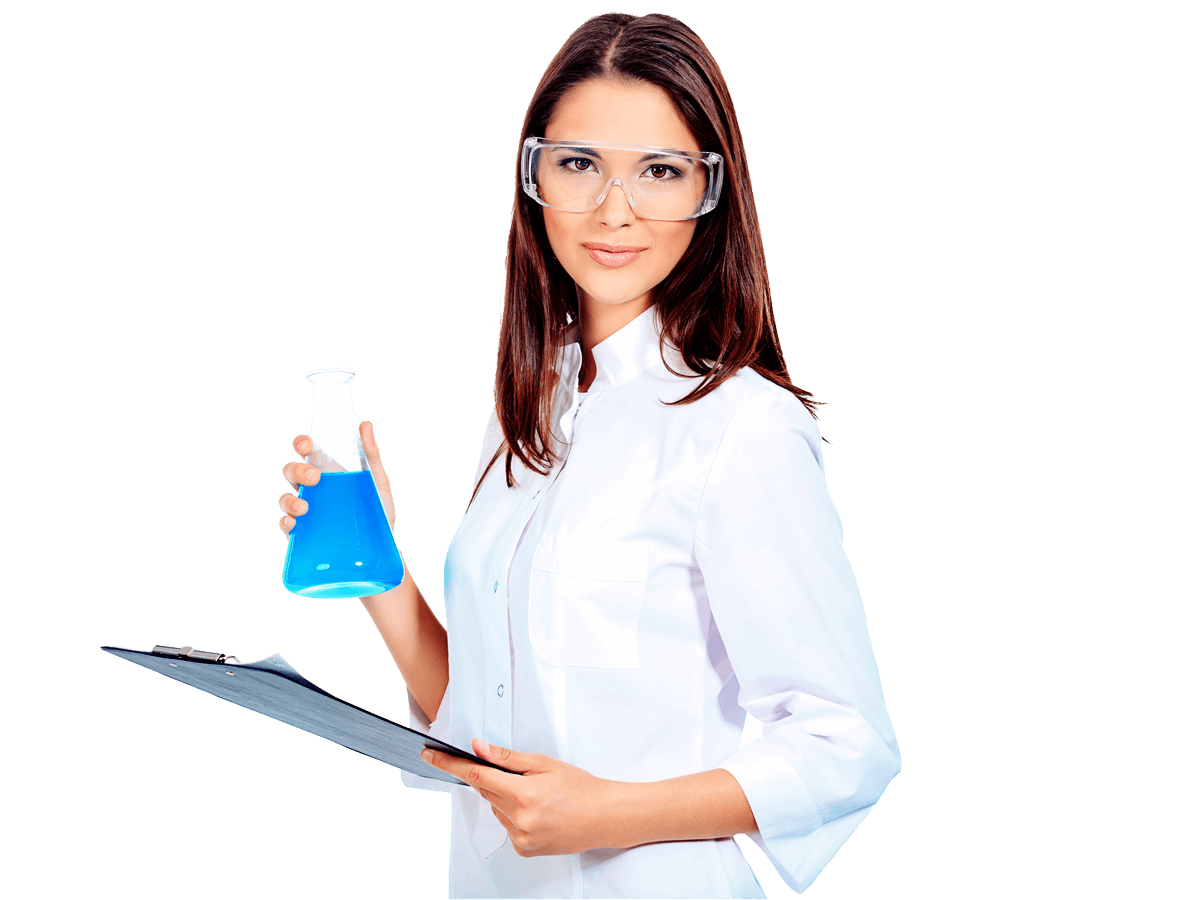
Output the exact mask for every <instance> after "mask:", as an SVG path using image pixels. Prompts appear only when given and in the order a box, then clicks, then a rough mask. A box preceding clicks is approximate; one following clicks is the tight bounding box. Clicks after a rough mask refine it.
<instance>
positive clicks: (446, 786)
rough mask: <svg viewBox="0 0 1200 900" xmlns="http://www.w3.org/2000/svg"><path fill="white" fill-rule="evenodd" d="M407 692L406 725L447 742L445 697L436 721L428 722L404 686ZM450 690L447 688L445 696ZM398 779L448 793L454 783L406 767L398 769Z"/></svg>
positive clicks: (419, 786)
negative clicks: (427, 776) (426, 775)
mask: <svg viewBox="0 0 1200 900" xmlns="http://www.w3.org/2000/svg"><path fill="white" fill-rule="evenodd" d="M405 692H406V693H407V694H408V727H409V728H411V729H412V730H413V731H419V732H421V733H422V734H427V735H429V736H430V737H434V738H437V739H438V740H439V741H446V742H447V743H449V740H450V736H449V730H450V728H449V722H448V719H449V716H447V715H446V712H447V709H446V698H445V697H443V698H442V705H441V708H439V709H438V717H437V721H435V722H433V723H432V724H430V721H429V719H428V718H426V716H425V713H423V712H422V711H421V707H420V706H419V705H418V704H417V701H416V699H415V698H414V697H413V695H412V691H410V690H408V688H405ZM449 694H450V692H449V691H448V690H447V692H446V696H449ZM400 781H401V782H403V784H404V786H405V787H410V788H420V789H421V790H426V791H442V792H443V793H446V794H449V793H450V789H451V788H452V787H454V785H452V784H450V783H449V782H446V781H438V780H437V779H436V778H426V777H425V776H424V775H417V774H416V773H415V772H409V771H408V770H407V769H401V770H400Z"/></svg>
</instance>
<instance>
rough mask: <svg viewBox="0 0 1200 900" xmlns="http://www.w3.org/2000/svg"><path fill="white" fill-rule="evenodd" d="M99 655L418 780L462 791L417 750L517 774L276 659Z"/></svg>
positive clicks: (160, 649) (173, 651) (187, 651)
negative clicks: (375, 709)
mask: <svg viewBox="0 0 1200 900" xmlns="http://www.w3.org/2000/svg"><path fill="white" fill-rule="evenodd" d="M100 649H101V650H105V651H107V652H109V653H112V654H113V655H114V656H119V657H121V659H127V660H129V661H130V662H132V663H137V664H138V665H139V666H144V667H145V668H147V669H151V670H153V671H155V672H158V673H159V674H161V675H166V676H167V677H168V678H173V679H175V680H176V681H181V682H183V683H184V684H190V685H191V686H192V687H196V688H200V690H202V691H207V692H208V693H210V694H214V695H215V696H217V697H220V698H221V699H223V700H228V701H229V702H230V703H236V704H237V705H238V706H244V707H245V708H246V709H252V710H254V711H255V712H256V713H262V714H263V715H264V716H270V717H271V718H272V719H277V720H279V721H280V722H286V723H287V724H288V725H294V726H295V727H296V728H301V729H303V730H304V731H307V732H310V733H312V734H315V735H318V736H320V737H323V738H325V739H326V740H330V741H333V742H334V743H335V744H341V745H342V746H343V747H347V748H349V749H350V750H354V751H356V752H358V753H362V754H363V755H364V756H369V757H371V758H372V759H377V760H379V761H380V762H385V763H387V764H388V765H391V766H396V767H397V768H399V769H404V770H405V771H406V772H412V773H413V774H415V775H421V776H423V777H425V778H433V779H436V780H437V781H445V782H449V783H450V784H461V785H465V786H467V787H469V785H467V783H466V782H465V781H463V780H462V779H460V778H456V777H455V776H453V775H451V774H450V773H449V772H443V771H442V770H441V769H436V768H434V767H433V766H431V765H429V763H427V762H425V760H423V759H421V751H422V750H424V749H425V748H426V747H428V748H430V749H432V750H441V751H443V752H445V753H449V754H451V755H453V756H457V757H459V758H461V759H469V760H470V761H471V762H473V763H476V764H478V765H483V766H490V767H491V768H493V769H499V770H500V771H501V772H510V773H511V774H514V775H518V774H520V773H519V772H512V771H511V770H510V769H506V768H504V767H503V766H498V765H496V764H495V763H493V762H489V761H488V760H486V759H480V758H479V757H478V756H476V755H475V754H474V753H471V752H469V751H466V750H461V749H459V748H458V747H455V746H454V745H452V744H447V743H446V742H445V741H440V740H438V739H437V738H435V737H430V736H429V735H427V734H422V733H421V732H419V731H414V730H413V729H411V728H406V727H405V726H403V725H398V724H397V723H395V722H393V721H391V720H390V719H385V718H383V717H382V716H377V715H375V714H374V713H372V712H367V710H365V709H361V708H360V707H357V706H355V705H354V704H352V703H347V702H346V701H344V700H339V699H338V698H337V697H335V696H333V694H331V693H329V692H328V691H324V690H322V689H321V688H319V687H317V686H316V685H315V684H313V683H312V682H311V681H309V680H308V679H307V678H305V677H304V676H303V675H301V674H300V673H299V672H297V671H296V670H295V669H293V668H292V667H291V666H290V665H288V663H287V661H286V660H285V659H284V658H283V657H282V656H280V655H279V654H274V655H273V656H268V657H267V658H266V659H261V660H259V661H258V662H252V663H242V662H239V661H238V659H237V657H236V656H226V655H225V654H224V653H210V652H208V651H205V650H193V649H192V648H191V647H165V646H162V645H156V646H155V647H154V649H153V650H151V651H149V652H146V651H145V650H127V649H125V648H123V647H101V648H100Z"/></svg>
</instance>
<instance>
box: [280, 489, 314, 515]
mask: <svg viewBox="0 0 1200 900" xmlns="http://www.w3.org/2000/svg"><path fill="white" fill-rule="evenodd" d="M279 508H280V509H282V510H283V511H284V512H285V513H288V514H289V515H293V516H302V515H304V514H305V513H306V512H308V501H307V500H302V499H301V498H299V497H297V496H296V495H295V494H284V495H283V496H282V497H280V498H279Z"/></svg>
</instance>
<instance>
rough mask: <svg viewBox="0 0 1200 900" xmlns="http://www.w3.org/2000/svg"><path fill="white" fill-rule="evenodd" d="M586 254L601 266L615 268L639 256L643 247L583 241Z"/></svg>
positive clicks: (627, 263) (625, 264)
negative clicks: (616, 245)
mask: <svg viewBox="0 0 1200 900" xmlns="http://www.w3.org/2000/svg"><path fill="white" fill-rule="evenodd" d="M583 246H584V249H585V250H587V252H588V255H589V256H590V257H591V258H592V259H594V260H595V261H596V262H598V263H600V265H602V266H608V267H609V268H612V269H615V268H619V267H620V266H627V265H629V264H630V263H631V262H633V261H634V260H635V259H637V258H638V257H639V256H641V254H642V251H643V250H645V249H646V248H645V247H614V246H613V245H612V244H597V243H585V244H584V245H583Z"/></svg>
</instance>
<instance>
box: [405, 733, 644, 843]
mask: <svg viewBox="0 0 1200 900" xmlns="http://www.w3.org/2000/svg"><path fill="white" fill-rule="evenodd" d="M471 752H473V753H474V754H476V755H477V756H479V757H481V758H482V759H486V760H488V761H490V762H494V763H496V765H498V766H503V767H504V768H506V769H511V770H512V771H513V772H521V773H523V774H521V775H514V774H511V773H510V772H501V771H499V770H497V769H493V768H491V767H490V766H481V765H479V764H478V763H473V762H471V761H470V760H466V759H462V758H460V757H457V756H451V755H450V754H448V753H443V752H441V751H437V750H423V751H422V752H421V758H422V759H423V760H425V762H427V763H429V764H430V765H431V766H433V767H434V768H435V769H441V770H442V771H443V772H449V773H450V774H451V775H454V776H455V777H456V778H460V779H461V780H463V781H465V782H466V783H467V784H468V785H470V786H471V787H473V788H474V789H475V790H477V791H478V792H479V794H480V796H482V797H483V799H485V800H487V801H488V802H489V803H491V804H492V812H493V813H495V816H496V818H497V820H499V822H500V824H501V825H503V826H504V828H505V830H506V831H507V832H508V836H509V838H510V840H511V841H512V845H513V850H515V851H516V854H517V856H526V857H528V856H557V855H560V854H564V853H582V852H583V851H584V850H592V849H595V848H597V847H615V846H618V845H617V844H615V843H611V841H612V840H613V836H612V826H613V814H614V812H615V811H616V810H617V809H619V808H620V806H619V805H618V797H617V794H618V792H619V789H620V787H621V786H622V785H623V782H619V781H609V780H607V779H604V778H597V777H596V776H595V775H592V774H590V773H589V772H585V771H584V770H583V769H580V768H579V767H577V766H572V765H570V764H569V763H565V762H563V761H562V760H560V759H555V758H554V757H552V756H546V755H545V754H542V753H518V752H517V751H515V750H510V749H508V748H507V747H497V746H494V745H493V746H491V747H490V749H489V746H488V745H487V744H486V743H484V742H483V741H481V740H478V739H475V740H472V741H471Z"/></svg>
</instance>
